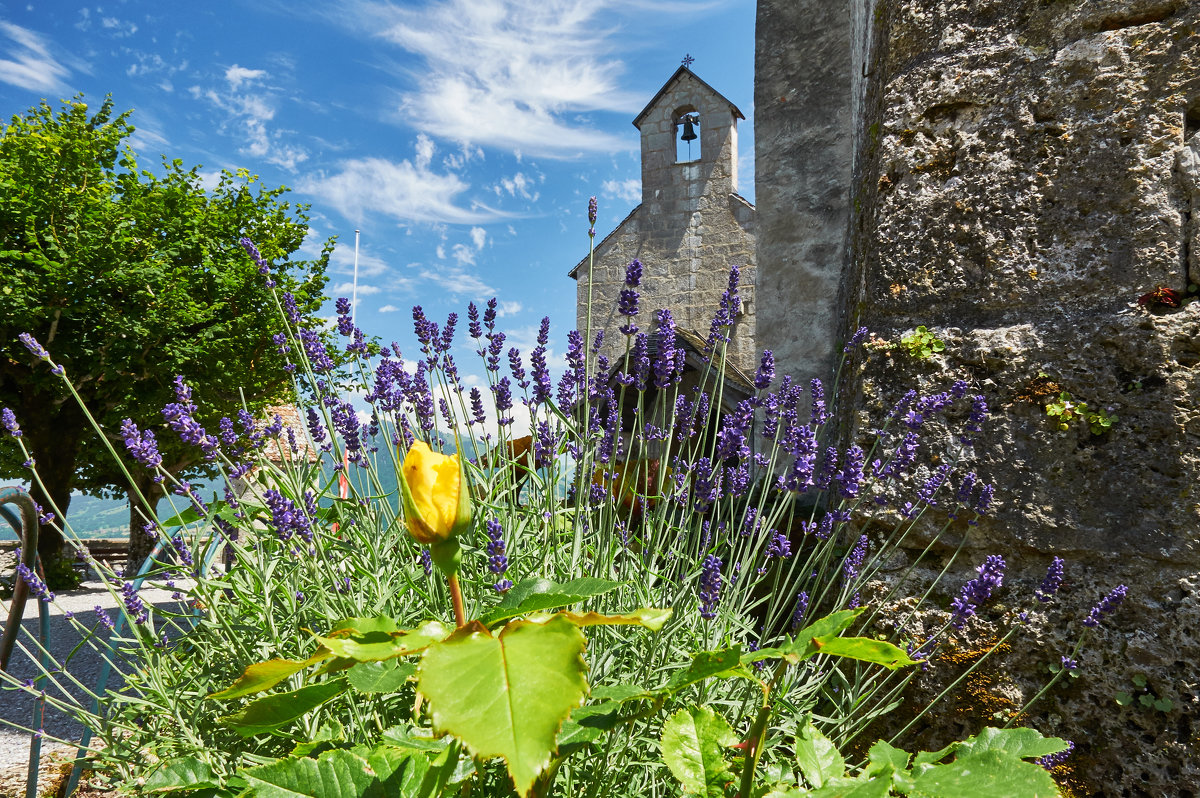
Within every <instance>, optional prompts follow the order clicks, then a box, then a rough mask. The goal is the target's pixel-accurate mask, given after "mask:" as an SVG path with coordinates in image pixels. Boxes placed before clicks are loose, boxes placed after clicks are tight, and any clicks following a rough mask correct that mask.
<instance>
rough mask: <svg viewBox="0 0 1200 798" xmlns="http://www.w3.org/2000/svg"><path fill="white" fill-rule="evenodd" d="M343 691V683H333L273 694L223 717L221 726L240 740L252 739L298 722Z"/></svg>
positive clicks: (344, 690)
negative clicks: (236, 735) (231, 729)
mask: <svg viewBox="0 0 1200 798" xmlns="http://www.w3.org/2000/svg"><path fill="white" fill-rule="evenodd" d="M346 689H347V687H346V683H345V682H344V681H342V680H340V679H337V680H334V681H329V682H321V683H320V684H310V685H308V686H307V687H301V688H300V689H299V690H292V691H291V692H288V693H275V694H274V695H269V696H265V697H263V698H259V699H257V700H255V701H251V702H250V703H249V704H247V705H246V706H245V707H244V708H243V709H242V711H241V712H236V713H234V714H232V715H227V716H226V717H224V718H222V719H221V722H222V723H223V724H225V725H226V726H230V727H232V728H233V730H234V731H236V732H237V733H238V734H240V735H241V736H243V737H253V736H254V735H256V734H261V733H263V732H266V731H271V730H273V729H278V728H279V727H280V726H284V725H286V724H288V723H292V722H293V721H296V720H299V719H300V718H302V717H304V715H306V714H307V713H308V712H310V711H312V710H314V709H316V708H317V707H319V706H321V705H322V704H324V703H325V702H326V701H331V700H333V699H334V698H337V697H338V696H339V695H341V694H342V693H344V692H346Z"/></svg>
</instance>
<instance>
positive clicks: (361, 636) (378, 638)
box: [317, 621, 450, 662]
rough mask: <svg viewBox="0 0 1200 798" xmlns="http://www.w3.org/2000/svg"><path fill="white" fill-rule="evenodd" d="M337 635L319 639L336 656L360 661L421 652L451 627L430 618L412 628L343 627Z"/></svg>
mask: <svg viewBox="0 0 1200 798" xmlns="http://www.w3.org/2000/svg"><path fill="white" fill-rule="evenodd" d="M336 634H337V636H336V637H334V636H330V637H318V638H317V640H318V641H319V642H320V643H321V645H322V646H323V647H325V648H326V649H328V650H329V651H331V652H332V653H333V654H335V655H336V656H339V657H345V658H347V659H352V660H355V661H356V662H380V661H382V660H387V659H394V658H396V657H404V656H408V655H410V654H417V653H420V652H421V651H423V650H424V649H425V648H426V647H427V646H429V644H430V643H436V642H437V641H439V640H443V639H445V638H446V636H447V635H449V634H450V630H449V629H447V628H446V627H445V626H444V625H443V624H442V623H440V622H439V621H426V622H425V623H423V624H421V625H420V626H419V627H417V628H416V629H413V630H411V631H403V630H400V631H390V632H389V631H383V630H381V629H380V630H369V631H361V630H357V629H353V630H352V629H343V630H339V631H338V632H337V633H336ZM331 635H332V633H331Z"/></svg>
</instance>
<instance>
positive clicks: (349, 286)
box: [329, 283, 381, 297]
mask: <svg viewBox="0 0 1200 798" xmlns="http://www.w3.org/2000/svg"><path fill="white" fill-rule="evenodd" d="M380 290H381V289H380V287H379V286H377V285H368V284H366V283H359V284H358V295H359V296H371V295H373V294H378V293H379V292H380ZM329 293H331V294H333V295H334V296H346V297H348V296H352V295H353V294H354V283H338V284H337V285H335V286H334V287H333V288H331V289H329Z"/></svg>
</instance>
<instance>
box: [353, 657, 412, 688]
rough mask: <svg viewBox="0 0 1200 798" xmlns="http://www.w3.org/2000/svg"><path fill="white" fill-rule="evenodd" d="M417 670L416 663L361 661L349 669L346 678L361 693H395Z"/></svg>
mask: <svg viewBox="0 0 1200 798" xmlns="http://www.w3.org/2000/svg"><path fill="white" fill-rule="evenodd" d="M416 672H417V666H416V663H413V662H397V661H396V660H394V659H393V660H386V661H384V662H360V663H358V664H357V665H355V666H354V667H353V668H351V669H350V670H349V672H348V673H347V674H346V679H347V680H348V681H349V682H350V686H351V687H353V688H354V689H355V690H357V691H358V692H360V693H395V692H397V691H399V690H400V689H401V688H402V687H404V685H405V684H406V683H407V682H408V679H409V677H410V676H412V675H413V674H415V673H416Z"/></svg>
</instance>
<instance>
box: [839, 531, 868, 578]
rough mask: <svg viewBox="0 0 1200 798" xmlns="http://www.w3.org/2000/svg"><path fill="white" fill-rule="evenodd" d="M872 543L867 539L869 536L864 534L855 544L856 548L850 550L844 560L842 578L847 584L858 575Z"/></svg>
mask: <svg viewBox="0 0 1200 798" xmlns="http://www.w3.org/2000/svg"><path fill="white" fill-rule="evenodd" d="M870 545H871V542H870V541H869V540H867V536H866V535H863V536H862V537H860V538H859V539H858V542H857V543H856V544H854V548H853V549H851V550H850V553H849V554H847V555H846V559H844V560H842V578H843V581H844V582H845V583H846V584H849V583H850V582H853V581H854V580H855V579H856V578H857V577H858V573H859V571H860V570H861V569H862V564H863V560H865V559H866V557H867V549H868V548H869V547H870Z"/></svg>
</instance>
